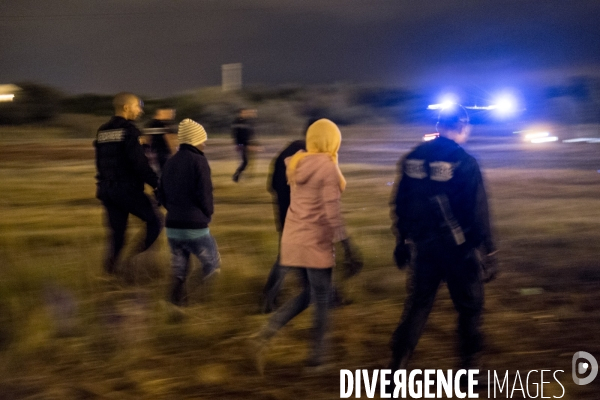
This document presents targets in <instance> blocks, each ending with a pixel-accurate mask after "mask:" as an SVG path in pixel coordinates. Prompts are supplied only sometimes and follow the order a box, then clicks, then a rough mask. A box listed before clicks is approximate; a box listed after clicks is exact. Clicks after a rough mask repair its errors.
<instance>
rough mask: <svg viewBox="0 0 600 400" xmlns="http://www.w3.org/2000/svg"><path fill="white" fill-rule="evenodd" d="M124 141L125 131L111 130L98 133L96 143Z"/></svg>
mask: <svg viewBox="0 0 600 400" xmlns="http://www.w3.org/2000/svg"><path fill="white" fill-rule="evenodd" d="M124 139H125V130H123V129H112V130H109V131H100V132H98V139H97V141H98V143H109V142H122V141H123V140H124Z"/></svg>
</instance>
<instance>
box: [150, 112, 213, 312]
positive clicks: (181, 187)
mask: <svg viewBox="0 0 600 400" xmlns="http://www.w3.org/2000/svg"><path fill="white" fill-rule="evenodd" d="M178 139H179V151H177V153H175V155H173V157H171V158H170V159H169V160H168V161H167V163H166V164H165V167H164V170H163V174H162V177H161V180H160V188H159V197H160V199H161V201H162V203H163V204H164V206H165V208H166V209H167V222H166V226H167V238H168V239H169V246H170V247H171V256H172V268H173V279H172V285H171V291H170V295H169V300H170V301H171V303H173V304H175V305H178V306H181V305H184V304H185V301H186V291H185V281H186V278H187V276H188V269H189V258H190V254H193V255H195V256H196V257H198V259H199V260H200V262H201V263H202V276H203V279H206V278H208V277H209V276H210V275H213V274H214V273H216V272H218V271H220V260H221V259H220V256H219V252H218V250H217V244H216V242H215V239H214V238H213V236H212V235H211V234H210V231H209V229H208V224H209V223H210V220H211V218H212V215H213V211H214V207H213V186H212V180H211V177H210V167H209V165H208V161H207V160H206V157H205V156H204V153H203V150H204V148H205V146H206V140H207V135H206V131H205V130H204V128H203V127H202V125H200V124H198V123H196V122H194V121H192V120H191V119H184V120H183V121H181V123H180V124H179V133H178Z"/></svg>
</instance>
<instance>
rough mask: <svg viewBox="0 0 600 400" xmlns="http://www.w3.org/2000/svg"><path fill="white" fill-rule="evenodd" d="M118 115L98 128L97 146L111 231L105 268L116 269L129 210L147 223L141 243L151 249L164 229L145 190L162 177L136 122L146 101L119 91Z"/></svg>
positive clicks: (99, 188) (100, 185)
mask: <svg viewBox="0 0 600 400" xmlns="http://www.w3.org/2000/svg"><path fill="white" fill-rule="evenodd" d="M113 105H114V108H115V116H114V117H112V118H111V120H110V121H108V122H107V123H106V124H104V125H102V126H101V127H100V129H98V133H97V135H96V140H95V141H94V146H95V148H96V168H97V171H98V174H97V175H96V178H97V180H98V184H97V194H96V196H97V198H98V199H100V201H102V204H103V206H104V208H105V209H106V215H107V219H108V226H109V232H110V238H109V246H108V252H107V256H106V259H105V261H104V270H105V271H106V272H107V273H109V274H113V273H115V267H116V263H117V259H118V257H119V254H120V253H121V250H122V249H123V245H124V243H125V231H126V228H127V220H128V218H129V214H133V215H135V216H136V217H138V218H140V219H141V220H142V221H144V222H145V223H146V237H145V239H144V242H143V243H141V244H139V245H138V246H137V250H138V251H139V252H142V251H145V250H147V249H148V248H149V247H150V246H151V245H152V244H153V243H154V241H155V240H156V238H157V237H158V235H159V234H160V231H161V229H162V223H161V220H160V217H159V215H158V213H157V211H156V209H155V208H154V206H153V205H152V202H151V201H150V199H149V198H148V196H146V195H145V194H144V184H148V185H150V186H151V187H152V188H156V187H157V186H158V177H157V176H156V174H155V173H154V171H153V170H152V168H150V165H149V164H148V160H147V158H146V156H145V155H144V150H143V148H142V146H141V145H140V142H139V137H140V135H141V132H140V131H139V130H138V128H137V127H136V126H135V125H134V123H133V121H135V120H136V119H137V118H138V117H139V116H140V115H141V114H143V110H142V106H143V103H142V101H141V100H140V98H139V97H137V96H136V95H134V94H132V93H119V94H117V95H116V96H115V98H114V100H113Z"/></svg>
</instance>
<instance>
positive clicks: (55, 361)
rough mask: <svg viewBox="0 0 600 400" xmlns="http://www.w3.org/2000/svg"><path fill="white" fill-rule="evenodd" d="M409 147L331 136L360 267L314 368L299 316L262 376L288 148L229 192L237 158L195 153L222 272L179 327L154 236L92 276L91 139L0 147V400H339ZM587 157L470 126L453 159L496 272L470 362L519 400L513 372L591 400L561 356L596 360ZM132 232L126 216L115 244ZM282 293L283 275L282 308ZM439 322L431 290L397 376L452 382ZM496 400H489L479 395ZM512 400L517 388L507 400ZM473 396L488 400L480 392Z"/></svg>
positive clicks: (395, 310)
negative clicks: (262, 303) (473, 196)
mask: <svg viewBox="0 0 600 400" xmlns="http://www.w3.org/2000/svg"><path fill="white" fill-rule="evenodd" d="M342 132H346V131H344V130H343V131H342ZM422 133H427V129H426V128H415V127H381V128H367V127H354V128H349V129H347V135H345V136H344V141H343V143H342V149H341V152H340V160H341V169H342V171H343V172H344V174H345V176H346V178H347V180H348V190H347V192H346V193H345V194H344V197H343V205H344V216H345V218H346V221H347V224H348V227H349V231H350V233H351V235H352V237H353V239H354V240H355V241H356V244H357V246H358V247H359V248H360V249H361V252H362V254H363V257H364V259H365V268H364V270H363V271H362V272H361V274H360V275H358V276H356V277H354V278H351V279H350V280H348V281H342V280H340V277H339V276H336V280H338V281H339V282H340V286H341V288H342V292H343V293H344V295H345V297H346V298H347V299H349V300H350V301H351V304H349V305H346V306H344V307H341V308H338V309H335V310H333V311H332V313H331V319H332V324H331V329H330V344H331V345H330V349H329V354H330V362H329V364H328V367H327V368H325V369H324V370H321V371H313V370H307V369H305V368H304V367H303V360H304V358H305V357H306V351H307V343H308V340H309V338H310V325H311V320H310V317H311V311H310V310H309V311H308V312H306V313H304V315H302V316H300V317H299V318H297V319H296V320H294V321H293V323H292V324H291V325H290V326H289V327H286V328H285V329H283V330H282V332H281V333H280V334H279V335H278V336H277V337H276V338H275V340H274V341H273V343H272V345H271V346H270V349H269V351H268V354H267V357H266V361H267V364H266V370H265V375H264V376H260V375H259V374H257V373H256V371H255V368H254V365H253V362H252V357H251V350H250V347H249V346H248V341H247V338H248V336H249V335H251V334H252V333H254V332H256V331H257V330H258V329H259V328H260V327H261V326H262V324H264V323H265V322H266V320H267V318H268V317H267V316H265V315H261V314H260V312H259V305H258V304H259V297H260V291H261V288H262V285H263V284H264V281H265V279H266V275H267V273H268V270H269V268H270V266H271V264H272V263H273V261H274V258H275V256H276V254H277V234H276V232H275V230H274V224H273V219H272V215H273V214H272V208H271V199H270V195H269V194H268V192H267V191H266V177H267V173H268V168H269V162H270V160H271V158H272V157H273V156H274V155H275V154H276V152H277V151H278V150H279V149H280V148H282V147H283V145H284V144H285V142H287V141H290V140H292V139H294V138H291V137H286V138H284V137H277V138H274V137H272V138H262V139H261V145H262V146H263V149H262V152H260V153H257V154H256V157H255V161H254V165H253V166H252V167H251V169H250V173H251V175H250V176H247V177H244V178H243V179H242V181H241V182H240V184H238V185H236V184H234V183H233V182H231V174H232V173H233V171H234V170H235V167H236V163H237V160H236V158H235V157H236V154H235V151H234V150H233V148H232V146H231V144H230V139H229V138H227V137H215V138H211V139H210V141H209V146H208V148H207V150H206V154H207V157H208V158H209V161H210V162H211V168H212V171H213V180H214V183H215V209H216V212H215V216H214V220H213V222H212V224H211V231H212V232H213V234H214V235H215V238H216V239H217V242H218V243H219V249H220V252H221V255H222V259H223V273H222V274H221V276H220V277H219V278H218V280H217V281H216V282H215V284H214V286H212V287H204V286H198V287H197V288H196V289H195V290H193V291H192V294H191V300H190V305H189V307H188V308H187V309H186V311H185V314H184V315H183V317H182V318H181V320H177V318H175V319H174V318H173V315H172V313H171V311H169V309H168V308H167V306H166V304H165V302H164V300H163V299H164V294H165V293H166V284H167V281H168V273H169V255H168V246H167V245H166V240H165V239H164V237H161V239H160V243H158V245H157V249H155V252H154V253H152V254H148V255H145V256H144V257H145V258H142V259H135V260H129V261H124V264H123V268H124V270H127V271H128V273H129V274H131V276H130V278H131V279H130V280H129V281H127V279H124V280H119V281H110V280H106V279H105V278H104V277H103V276H102V274H101V272H100V264H101V262H100V260H101V257H102V252H103V251H104V242H105V229H104V227H103V225H102V209H101V207H100V205H99V203H98V202H97V201H96V200H95V199H94V179H93V177H94V164H93V147H92V146H91V140H88V139H60V140H46V139H44V140H32V141H23V140H10V141H9V140H7V141H3V142H1V143H0V155H1V156H0V193H2V195H0V233H1V236H0V237H1V242H0V245H1V247H0V261H1V264H2V268H1V271H0V398H1V399H181V398H198V399H221V398H230V399H238V398H239V399H242V398H243V399H290V398H294V399H315V400H316V399H335V398H339V397H340V372H339V371H340V369H349V370H355V369H369V370H372V369H375V368H382V367H384V366H385V365H386V363H387V361H388V357H389V350H388V341H389V338H390V335H391V333H392V331H393V329H394V328H395V326H396V324H397V322H398V319H399V317H400V314H401V311H402V304H403V301H404V298H405V278H406V273H405V272H400V271H398V270H396V269H395V267H394V266H393V264H392V260H391V251H392V249H393V237H392V235H391V233H390V230H389V226H390V223H391V222H390V220H389V216H388V215H389V208H388V206H387V202H388V199H389V196H390V194H391V192H390V191H391V188H392V185H393V181H394V180H395V178H396V176H395V175H396V172H395V165H396V162H397V161H398V158H399V157H400V156H401V155H402V154H403V153H404V152H406V151H407V150H408V149H410V148H411V147H412V146H413V145H415V144H416V143H418V141H419V138H420V136H421V135H422ZM596 146H598V144H569V145H567V144H563V143H549V144H546V145H539V146H535V145H531V144H526V143H522V142H520V141H519V140H518V138H516V137H513V136H510V135H504V136H486V135H485V130H481V131H480V132H475V135H474V137H473V140H472V141H471V142H470V143H469V144H468V145H467V148H468V150H469V151H471V152H473V153H474V154H475V155H476V157H477V158H478V160H479V162H480V164H481V165H482V167H483V169H484V175H485V178H486V180H487V188H488V191H489V197H490V202H491V208H492V213H493V217H494V226H495V230H496V233H497V240H498V247H499V249H500V253H499V261H500V269H501V275H500V277H499V279H498V280H496V281H495V282H492V283H490V284H489V285H488V286H486V306H485V307H486V312H485V322H484V326H483V329H484V332H485V334H486V347H485V354H484V365H485V366H486V367H487V368H489V369H491V370H495V371H497V372H498V374H501V375H504V373H505V372H506V371H508V376H509V384H510V386H511V388H512V387H513V386H514V384H515V382H516V386H517V388H518V386H519V385H518V383H519V382H518V379H517V377H518V376H520V377H521V378H522V383H523V385H524V386H528V388H529V390H530V392H531V395H533V394H534V392H535V389H536V387H538V388H539V386H535V384H536V383H537V384H540V382H541V379H542V378H541V376H540V375H539V374H537V372H536V373H533V374H531V378H530V380H529V382H528V383H526V376H527V373H528V372H529V371H532V370H536V371H541V370H551V371H553V372H554V371H558V370H562V371H564V372H558V373H557V375H556V376H557V377H558V381H559V382H560V384H561V385H559V384H558V383H557V381H556V380H555V379H554V378H553V377H552V374H548V375H545V376H544V378H543V380H544V382H550V383H546V384H544V385H543V386H544V394H543V396H544V397H548V396H549V397H552V396H555V398H564V399H583V400H586V399H590V400H592V399H598V398H599V397H598V393H600V378H597V379H596V380H595V381H594V382H592V383H591V384H589V385H586V386H578V385H575V384H574V382H573V379H572V377H571V372H572V365H571V362H572V357H573V354H574V353H575V352H577V351H586V352H589V353H591V354H592V355H594V356H595V357H596V358H597V359H598V358H600V341H599V340H598V332H599V330H600V318H599V316H600V315H599V313H598V304H600V290H599V289H600V265H599V264H600V263H599V261H598V252H599V250H598V245H597V243H598V241H599V239H600V232H599V229H598V227H599V225H600V186H599V183H600V182H599V180H600V174H598V170H599V169H600V152H599V151H598V148H597V147H596ZM139 228H141V225H140V224H139V222H138V221H136V220H135V219H133V220H132V221H131V229H130V231H131V236H130V242H131V240H133V238H134V235H135V232H136V231H137V230H139ZM194 266H196V267H197V264H194ZM294 286H295V285H294V279H293V278H291V279H288V282H287V283H286V287H285V288H284V292H283V297H284V298H289V297H290V296H292V295H293V294H294V293H295V288H294ZM455 324H456V313H455V311H454V309H453V306H452V302H451V300H450V298H449V295H448V293H447V290H446V289H445V288H444V287H442V288H441V289H440V292H439V294H438V298H437V300H436V305H435V307H434V310H433V312H432V314H431V316H430V319H429V321H428V324H427V327H426V330H425V333H424V335H423V337H422V338H421V341H420V342H419V345H418V347H417V350H416V353H415V355H414V358H413V360H412V363H411V368H422V369H425V368H433V369H449V368H456V367H457V362H458V359H457V356H456V351H455V344H456V337H455ZM525 394H526V393H525ZM540 395H541V393H540ZM362 396H363V398H364V397H366V396H365V393H364V392H363V395H362ZM507 397H509V396H507V395H506V391H505V392H504V393H503V394H501V395H498V396H497V397H496V398H507ZM530 397H533V396H526V395H524V392H522V391H520V390H517V391H515V392H514V396H512V398H530ZM540 397H541V396H540ZM352 398H354V397H352ZM376 398H377V396H376ZM480 398H494V397H493V396H490V397H488V394H487V390H484V389H482V390H481V391H480Z"/></svg>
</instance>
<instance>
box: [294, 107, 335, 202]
mask: <svg viewBox="0 0 600 400" xmlns="http://www.w3.org/2000/svg"><path fill="white" fill-rule="evenodd" d="M341 143H342V134H341V132H340V130H339V128H338V127H337V125H336V124H334V123H333V122H331V121H330V120H328V119H325V118H323V119H320V120H318V121H316V122H315V123H313V124H312V125H311V126H309V127H308V131H306V151H299V152H297V153H296V154H294V155H293V156H292V158H291V160H290V162H289V163H288V166H287V169H286V175H287V179H288V184H289V185H290V186H293V185H295V184H296V181H295V172H296V167H298V163H299V162H300V161H301V160H302V159H304V158H305V157H309V156H311V155H315V154H320V153H326V154H329V156H330V157H331V160H332V161H333V162H334V163H335V165H336V167H337V170H338V174H339V176H340V189H341V190H342V192H343V191H344V189H345V188H346V179H344V175H342V171H340V168H339V166H338V150H339V148H340V144H341Z"/></svg>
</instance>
